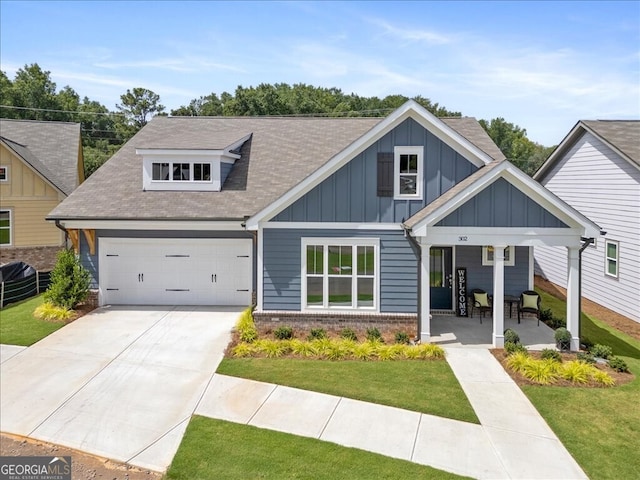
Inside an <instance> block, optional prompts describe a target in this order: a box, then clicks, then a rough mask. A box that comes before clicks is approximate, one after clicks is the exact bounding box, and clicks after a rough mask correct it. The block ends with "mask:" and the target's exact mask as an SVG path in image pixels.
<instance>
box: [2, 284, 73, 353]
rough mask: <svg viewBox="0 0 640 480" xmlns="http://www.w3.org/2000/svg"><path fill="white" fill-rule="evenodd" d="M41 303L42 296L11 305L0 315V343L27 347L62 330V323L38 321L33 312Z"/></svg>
mask: <svg viewBox="0 0 640 480" xmlns="http://www.w3.org/2000/svg"><path fill="white" fill-rule="evenodd" d="M42 303H43V298H42V295H38V296H36V297H33V298H30V299H28V300H24V301H22V302H18V303H14V304H11V305H9V306H7V307H5V308H3V309H2V313H1V314H0V343H4V344H8V345H22V346H25V347H28V346H29V345H33V344H34V343H36V342H37V341H38V340H41V339H43V338H44V337H46V336H47V335H50V334H51V333H53V332H55V331H56V330H58V329H59V328H62V327H63V326H64V325H65V323H64V322H49V321H45V320H38V319H36V318H35V317H34V316H33V311H34V310H35V309H36V307H39V306H40V305H42Z"/></svg>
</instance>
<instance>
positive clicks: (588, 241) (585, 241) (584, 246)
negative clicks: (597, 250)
mask: <svg viewBox="0 0 640 480" xmlns="http://www.w3.org/2000/svg"><path fill="white" fill-rule="evenodd" d="M580 241H582V246H581V247H580V250H578V349H580V342H581V340H582V252H584V251H585V250H586V249H587V247H588V246H589V245H591V244H592V243H594V242H595V239H594V238H593V237H591V238H586V237H580Z"/></svg>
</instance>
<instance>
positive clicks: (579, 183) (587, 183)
mask: <svg viewBox="0 0 640 480" xmlns="http://www.w3.org/2000/svg"><path fill="white" fill-rule="evenodd" d="M534 178H535V179H536V180H538V181H539V182H540V183H541V184H542V185H544V186H545V187H546V188H548V189H549V190H551V191H552V192H554V193H555V194H556V195H557V196H558V197H560V198H562V199H563V200H564V201H565V202H567V203H568V204H570V205H571V206H572V207H574V208H575V209H577V210H580V212H582V213H583V214H585V215H586V216H588V217H589V218H590V219H592V220H593V221H595V222H596V223H598V225H600V227H601V228H602V230H603V231H605V232H606V235H605V236H604V237H602V238H598V239H597V241H596V242H595V244H594V245H591V246H589V247H587V248H586V249H585V250H584V252H583V253H582V295H583V296H584V297H586V298H588V299H590V300H593V301H594V302H596V303H599V304H600V305H602V306H604V307H607V308H609V309H611V310H613V311H615V312H618V313H620V314H621V315H624V316H626V317H628V318H630V319H632V320H635V321H636V322H640V121H638V120H594V121H587V120H583V121H580V122H578V123H577V124H576V126H575V127H573V129H572V130H571V131H570V132H569V134H568V135H567V136H566V137H565V138H564V140H563V141H562V143H560V145H559V146H558V148H556V149H555V151H554V152H553V153H552V154H551V156H550V157H549V159H548V160H547V161H546V162H545V163H544V164H543V165H542V167H540V169H539V170H538V171H537V172H536V174H535V175H534ZM563 254H564V253H563V252H562V249H558V248H536V250H535V259H536V263H537V265H536V270H537V273H539V274H540V275H542V276H543V277H545V278H547V279H548V280H550V281H551V282H553V283H556V284H558V285H564V283H565V281H566V275H567V273H566V268H565V266H564V264H563V263H562V262H561V259H562V256H563Z"/></svg>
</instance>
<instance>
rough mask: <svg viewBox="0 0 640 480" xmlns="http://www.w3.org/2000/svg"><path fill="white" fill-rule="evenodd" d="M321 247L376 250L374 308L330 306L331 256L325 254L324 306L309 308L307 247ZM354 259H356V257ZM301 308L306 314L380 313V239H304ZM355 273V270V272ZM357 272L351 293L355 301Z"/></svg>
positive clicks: (301, 255) (302, 248)
mask: <svg viewBox="0 0 640 480" xmlns="http://www.w3.org/2000/svg"><path fill="white" fill-rule="evenodd" d="M309 245H321V246H322V247H323V249H326V248H328V247H329V245H331V246H347V247H349V246H350V247H352V248H357V247H358V246H367V247H373V248H374V255H375V265H374V270H375V271H374V274H373V306H372V307H358V306H355V307H330V306H329V273H328V266H329V255H328V254H326V253H325V254H324V257H323V261H324V265H323V270H322V271H323V274H322V290H323V295H322V297H323V305H322V306H308V305H307V281H306V280H307V246H309ZM352 258H356V256H355V255H354V256H353V257H352ZM300 264H301V271H300V307H301V310H302V311H306V312H372V313H379V312H380V239H379V238H343V237H303V238H302V241H301V254H300ZM353 271H354V272H355V270H353ZM357 276H358V275H357V272H356V273H354V274H353V275H352V277H351V278H352V279H355V281H352V283H351V289H352V290H351V291H352V299H353V301H356V300H357V298H358V297H357V292H358V282H357Z"/></svg>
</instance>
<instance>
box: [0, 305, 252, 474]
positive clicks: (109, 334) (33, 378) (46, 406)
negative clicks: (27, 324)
mask: <svg viewBox="0 0 640 480" xmlns="http://www.w3.org/2000/svg"><path fill="white" fill-rule="evenodd" d="M239 312H240V309H239V308H238V307H215V308H214V307H210V308H209V307H109V308H101V309H98V310H96V311H94V312H93V313H91V314H89V315H86V316H84V317H82V318H80V319H79V320H77V321H75V322H73V323H72V324H70V325H67V326H66V327H64V328H63V329H61V330H58V331H57V332H55V333H53V334H52V335H50V336H48V337H47V338H45V339H43V340H42V341H40V342H38V343H36V344H35V345H33V346H31V347H29V348H27V349H25V350H23V351H21V352H19V353H17V354H16V355H14V356H13V357H11V358H9V359H7V360H5V361H3V362H2V364H1V365H0V372H1V375H0V377H1V380H0V381H1V384H0V392H1V395H0V430H2V431H3V432H8V433H13V434H18V435H23V436H29V437H32V438H37V439H40V440H45V441H48V442H52V443H58V444H61V445H65V446H69V447H72V448H77V449H79V450H83V451H86V452H90V453H93V454H96V455H100V456H104V457H107V458H110V459H114V460H118V461H123V462H128V463H131V464H133V465H137V466H140V467H143V468H149V469H152V470H157V471H164V470H165V469H166V468H167V467H168V466H169V464H170V463H171V460H172V459H173V456H174V455H175V452H176V450H177V448H178V445H179V444H180V441H181V439H182V435H183V433H184V430H185V429H186V426H187V423H188V421H189V418H190V417H191V415H192V414H193V411H194V409H195V407H196V405H197V403H198V401H199V400H200V398H201V397H202V395H203V393H204V391H205V389H206V386H207V384H208V383H209V381H210V379H211V377H212V375H213V373H214V372H215V370H216V368H217V366H218V364H219V363H220V360H221V359H222V356H223V352H224V348H225V347H226V345H227V344H228V342H229V339H230V332H231V329H232V327H233V325H234V323H235V321H236V319H237V317H238V314H239Z"/></svg>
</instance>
